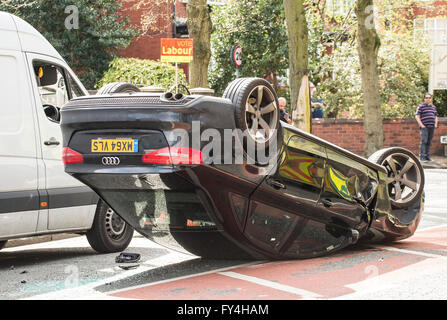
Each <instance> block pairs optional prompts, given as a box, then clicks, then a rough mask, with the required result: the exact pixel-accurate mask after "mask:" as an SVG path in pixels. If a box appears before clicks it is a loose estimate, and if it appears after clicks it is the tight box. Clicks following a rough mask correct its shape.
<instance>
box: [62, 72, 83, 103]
mask: <svg viewBox="0 0 447 320" xmlns="http://www.w3.org/2000/svg"><path fill="white" fill-rule="evenodd" d="M66 74H67V77H68V82H69V83H70V93H71V98H77V97H82V96H85V94H84V92H82V90H81V88H79V85H78V83H77V82H76V81H75V80H74V79H73V78H72V77H71V75H70V74H69V73H68V72H66Z"/></svg>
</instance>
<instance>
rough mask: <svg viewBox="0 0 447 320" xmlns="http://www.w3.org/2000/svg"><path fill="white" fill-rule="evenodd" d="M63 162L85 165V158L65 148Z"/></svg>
mask: <svg viewBox="0 0 447 320" xmlns="http://www.w3.org/2000/svg"><path fill="white" fill-rule="evenodd" d="M62 162H63V163H64V164H73V163H83V162H84V156H83V155H82V154H80V153H79V152H77V151H74V150H73V149H70V148H68V147H65V148H63V149H62Z"/></svg>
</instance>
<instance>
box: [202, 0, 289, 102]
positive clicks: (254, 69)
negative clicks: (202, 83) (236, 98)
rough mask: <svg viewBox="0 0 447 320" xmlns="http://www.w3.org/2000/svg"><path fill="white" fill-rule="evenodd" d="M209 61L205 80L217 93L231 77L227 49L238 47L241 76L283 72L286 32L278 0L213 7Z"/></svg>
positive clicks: (240, 2)
mask: <svg viewBox="0 0 447 320" xmlns="http://www.w3.org/2000/svg"><path fill="white" fill-rule="evenodd" d="M211 18H212V21H213V26H214V32H213V34H212V37H211V50H212V58H211V59H212V60H211V64H210V72H209V78H208V79H209V83H210V84H211V87H212V88H213V89H214V90H215V92H216V94H217V95H219V94H221V93H222V92H223V91H224V89H225V87H226V85H227V84H228V83H229V82H230V81H231V80H233V79H234V78H235V77H236V76H235V71H236V68H235V67H234V65H233V64H232V63H231V60H230V51H231V48H232V47H233V46H234V45H235V44H238V45H240V46H241V47H242V59H243V62H242V67H241V68H240V76H241V77H252V76H258V77H264V76H267V75H270V74H271V73H273V74H279V75H284V74H285V70H286V69H287V68H288V49H287V35H286V29H285V27H284V11H283V7H282V1H271V0H258V1H256V0H240V1H229V2H228V3H227V4H226V5H225V6H213V7H212V13H211Z"/></svg>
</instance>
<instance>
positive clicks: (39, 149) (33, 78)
mask: <svg viewBox="0 0 447 320" xmlns="http://www.w3.org/2000/svg"><path fill="white" fill-rule="evenodd" d="M83 95H88V92H87V90H86V89H85V88H84V86H83V85H82V83H81V82H80V81H79V80H78V78H77V77H76V75H75V74H74V73H73V71H72V70H71V69H70V68H69V66H68V65H67V64H66V63H65V61H64V59H63V58H62V57H61V56H60V55H59V53H58V52H57V51H56V50H55V49H54V48H53V47H52V46H51V44H50V43H49V42H48V41H47V40H46V39H45V38H44V37H43V36H42V35H41V34H40V33H39V32H38V31H37V30H36V29H34V28H33V27H32V26H31V25H30V24H28V23H27V22H25V21H24V20H22V19H20V18H18V17H16V16H14V15H11V14H9V13H5V12H0V249H1V248H2V247H3V246H4V245H5V244H6V241H7V240H8V239H12V238H19V237H20V238H21V237H29V236H36V235H43V234H53V233H61V232H70V233H86V234H87V238H88V240H89V243H90V244H91V246H92V247H93V249H95V250H96V251H98V252H118V251H122V250H124V249H125V248H126V247H127V246H128V244H129V242H130V241H131V239H132V236H133V229H132V228H131V227H130V226H129V225H127V224H126V223H125V222H124V221H123V220H122V219H121V218H120V217H119V216H118V215H117V214H115V213H114V212H113V210H111V209H110V208H109V207H108V206H107V205H106V204H105V203H104V202H103V201H102V200H100V199H99V197H98V196H97V195H96V194H95V193H94V192H93V191H92V190H91V189H90V188H88V187H87V186H85V185H83V184H81V182H79V181H78V180H76V179H74V178H72V177H71V176H70V175H68V174H66V173H65V172H64V164H63V163H62V160H61V159H62V134H61V130H60V127H59V118H60V114H59V109H60V108H61V107H62V106H63V105H64V104H65V103H66V102H67V101H68V100H70V99H71V98H74V97H79V96H83Z"/></svg>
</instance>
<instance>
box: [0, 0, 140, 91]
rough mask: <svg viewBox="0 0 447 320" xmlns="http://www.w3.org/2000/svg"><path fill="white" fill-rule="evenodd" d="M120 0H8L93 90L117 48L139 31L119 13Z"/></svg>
mask: <svg viewBox="0 0 447 320" xmlns="http://www.w3.org/2000/svg"><path fill="white" fill-rule="evenodd" d="M120 6H121V4H120V1H117V0H98V1H93V0H61V1H52V0H34V1H31V0H8V1H5V2H3V1H2V2H0V11H8V12H11V13H13V14H15V15H17V16H19V17H21V18H22V19H24V20H26V21H27V22H28V23H30V24H31V25H32V26H33V27H35V28H36V29H37V30H38V31H39V32H41V33H42V34H43V36H44V37H45V38H46V39H47V40H48V41H49V42H50V43H51V44H52V45H53V46H54V47H55V48H56V50H57V51H58V52H59V53H60V54H61V56H62V57H63V58H64V59H65V60H66V61H67V63H68V64H69V65H70V67H71V68H72V69H73V70H74V71H75V72H76V73H77V75H78V76H79V78H80V79H81V81H82V82H83V84H84V85H85V86H86V87H87V88H91V89H93V87H94V86H95V84H96V82H97V81H98V80H99V79H100V78H101V77H102V75H103V73H104V71H105V70H107V68H108V65H109V62H110V61H112V59H113V58H114V57H115V55H116V54H115V53H116V50H117V49H122V48H125V47H126V46H128V45H129V44H130V42H131V40H132V38H134V37H135V36H137V35H138V32H137V31H136V29H135V28H134V27H131V26H129V24H128V19H127V18H126V17H122V16H120V15H118V13H117V11H118V9H119V8H120Z"/></svg>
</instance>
